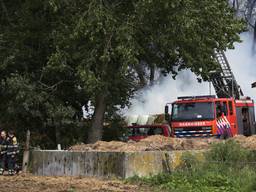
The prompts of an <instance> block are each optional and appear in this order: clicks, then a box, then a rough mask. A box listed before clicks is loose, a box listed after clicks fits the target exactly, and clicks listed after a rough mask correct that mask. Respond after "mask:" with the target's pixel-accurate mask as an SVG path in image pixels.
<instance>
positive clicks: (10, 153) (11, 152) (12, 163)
mask: <svg viewBox="0 0 256 192" xmlns="http://www.w3.org/2000/svg"><path fill="white" fill-rule="evenodd" d="M7 142H8V147H7V155H6V156H7V162H8V174H9V175H14V174H15V167H16V159H17V154H18V153H19V148H18V142H17V138H16V137H15V135H14V132H13V131H9V132H8V138H7Z"/></svg>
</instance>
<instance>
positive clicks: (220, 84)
mask: <svg viewBox="0 0 256 192" xmlns="http://www.w3.org/2000/svg"><path fill="white" fill-rule="evenodd" d="M215 59H216V61H217V62H218V63H219V67H220V68H219V69H218V70H217V71H216V72H214V73H212V74H211V77H210V80H211V82H212V84H213V86H214V89H215V92H216V95H217V96H218V97H219V98H229V97H233V98H236V99H239V98H240V96H243V92H242V90H241V89H240V86H239V85H238V84H237V82H236V80H235V77H234V75H233V73H232V71H231V68H230V65H229V63H228V60H227V58H226V56H225V54H224V52H223V51H215Z"/></svg>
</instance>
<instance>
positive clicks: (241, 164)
mask: <svg viewBox="0 0 256 192" xmlns="http://www.w3.org/2000/svg"><path fill="white" fill-rule="evenodd" d="M251 153H252V152H251V151H247V150H245V149H242V148H241V146H240V145H238V144H237V143H235V142H233V141H227V142H225V143H219V144H214V145H213V146H212V147H211V149H210V151H209V152H208V153H207V154H206V159H205V161H204V162H199V161H198V160H196V158H195V156H194V155H188V154H185V155H184V157H183V160H185V166H183V167H182V169H178V170H176V171H173V172H172V173H169V174H159V175H157V176H152V177H147V178H139V177H134V178H130V179H128V180H127V181H128V182H135V183H138V182H139V183H141V184H148V185H150V186H154V187H157V188H158V189H159V190H164V191H172V192H183V191H191V192H192V191H193V192H201V191H210V192H218V191H221V192H224V191H225V192H233V191H237V192H240V191H243V192H251V191H255V190H256V182H255V179H256V173H255V170H256V167H255V164H252V163H250V162H249V161H250V160H252V159H251V155H250V154H251ZM254 160H255V158H254ZM186 165H187V167H186Z"/></svg>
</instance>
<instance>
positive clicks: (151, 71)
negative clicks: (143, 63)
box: [150, 65, 155, 85]
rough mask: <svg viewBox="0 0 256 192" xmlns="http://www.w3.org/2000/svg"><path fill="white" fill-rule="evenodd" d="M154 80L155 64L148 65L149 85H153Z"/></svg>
mask: <svg viewBox="0 0 256 192" xmlns="http://www.w3.org/2000/svg"><path fill="white" fill-rule="evenodd" d="M154 81H155V66H154V65H152V66H151V67H150V85H153V84H154Z"/></svg>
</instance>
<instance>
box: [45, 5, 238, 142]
mask: <svg viewBox="0 0 256 192" xmlns="http://www.w3.org/2000/svg"><path fill="white" fill-rule="evenodd" d="M52 5H54V7H55V11H56V12H62V13H64V14H62V16H61V17H59V18H58V20H57V21H56V22H58V23H59V24H60V25H59V26H58V27H57V28H56V32H55V33H54V34H55V36H54V39H55V53H54V54H53V55H52V56H51V58H50V60H49V62H48V64H47V66H46V68H47V67H49V68H56V67H57V68H58V67H59V68H61V69H62V68H67V69H72V71H74V73H75V74H76V75H77V76H76V77H77V79H79V86H80V87H82V89H86V90H88V92H90V99H91V100H92V101H93V103H94V105H95V111H94V115H93V120H92V126H91V130H90V131H89V137H88V142H95V141H97V140H100V139H101V138H102V128H103V122H104V115H105V114H106V113H107V112H108V110H111V108H113V107H116V106H119V107H123V106H125V105H126V104H127V101H128V99H129V98H130V96H131V95H132V93H133V91H134V90H135V89H136V86H134V85H136V84H137V83H138V82H139V81H140V82H141V84H145V83H143V81H145V78H146V77H145V74H146V73H144V72H143V70H144V68H145V66H146V67H147V68H148V69H149V71H151V75H150V76H151V80H152V79H153V77H152V76H153V74H154V73H153V71H154V69H155V68H158V69H160V70H161V72H162V73H171V74H173V75H175V74H177V72H178V71H179V70H182V69H185V68H188V69H190V70H191V71H193V72H194V73H195V74H197V75H200V76H201V77H202V78H203V79H206V78H207V76H208V72H209V71H211V70H213V69H216V68H217V67H218V65H217V64H216V62H215V61H214V59H213V56H214V50H215V49H217V50H225V49H226V48H227V47H228V48H233V43H234V42H235V41H239V35H238V33H239V32H241V31H242V30H243V24H242V22H241V21H238V20H236V19H235V18H234V13H233V11H232V9H231V8H230V7H229V5H228V2H227V1H221V0H204V1H198V0H173V1H166V0H129V1H128V0H124V1H119V0H112V1H109V0H100V1H99V0H90V1H82V0H76V1H71V0H70V1H69V0H67V1H64V2H63V1H61V0H55V1H54V0H52ZM144 71H145V70H144Z"/></svg>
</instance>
